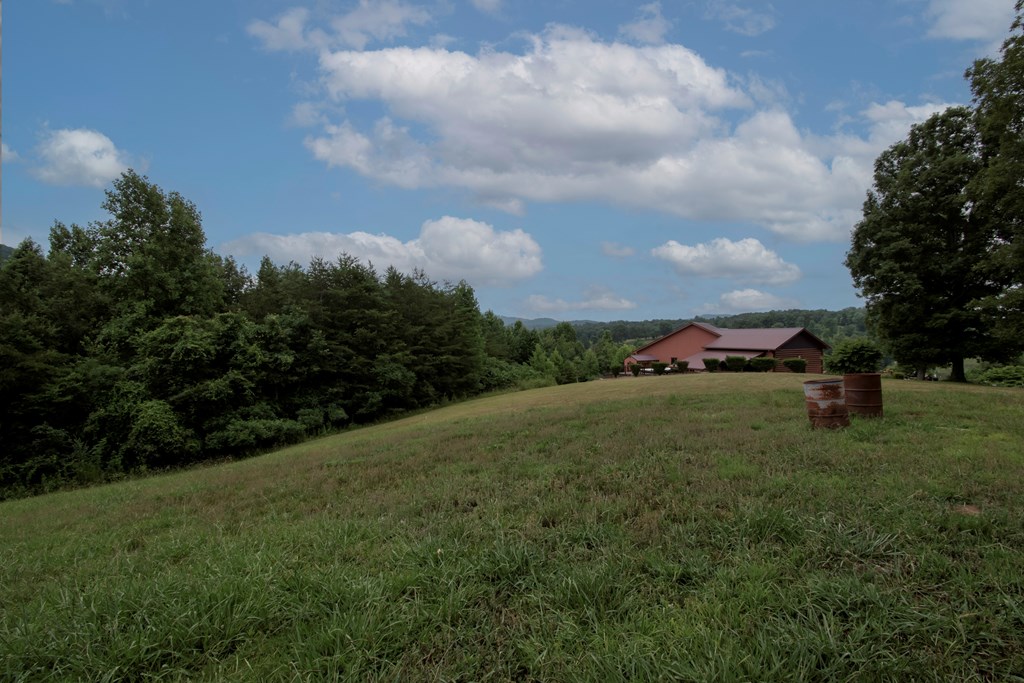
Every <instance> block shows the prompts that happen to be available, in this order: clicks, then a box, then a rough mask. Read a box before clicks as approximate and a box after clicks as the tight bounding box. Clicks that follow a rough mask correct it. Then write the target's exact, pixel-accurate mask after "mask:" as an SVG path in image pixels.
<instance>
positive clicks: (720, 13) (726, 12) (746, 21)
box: [705, 0, 775, 36]
mask: <svg viewBox="0 0 1024 683" xmlns="http://www.w3.org/2000/svg"><path fill="white" fill-rule="evenodd" d="M764 7H765V10H763V11H757V10H752V9H750V8H749V7H741V6H740V5H737V4H734V3H731V2H724V1H723V0H710V2H708V6H707V11H706V12H705V16H706V17H707V18H708V19H716V20H718V21H720V22H722V24H723V25H725V28H726V29H727V30H729V31H732V32H733V33H739V34H740V35H744V36H756V35H760V34H762V33H765V32H766V31H770V30H772V29H773V28H775V13H774V9H773V8H772V6H771V5H768V4H765V5H764Z"/></svg>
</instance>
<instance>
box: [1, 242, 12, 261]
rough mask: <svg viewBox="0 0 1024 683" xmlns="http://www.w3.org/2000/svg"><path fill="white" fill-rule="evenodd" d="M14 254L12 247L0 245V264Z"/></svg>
mask: <svg viewBox="0 0 1024 683" xmlns="http://www.w3.org/2000/svg"><path fill="white" fill-rule="evenodd" d="M13 253H14V247H9V246H7V245H6V244H0V263H3V262H4V261H5V260H6V259H7V257H8V256H10V255H11V254H13Z"/></svg>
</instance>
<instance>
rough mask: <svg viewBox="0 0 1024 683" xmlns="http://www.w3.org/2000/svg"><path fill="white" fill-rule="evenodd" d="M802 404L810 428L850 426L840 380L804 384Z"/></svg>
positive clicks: (819, 380) (814, 380) (814, 381)
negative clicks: (809, 422) (803, 403)
mask: <svg viewBox="0 0 1024 683" xmlns="http://www.w3.org/2000/svg"><path fill="white" fill-rule="evenodd" d="M804 402H805V403H806V404H807V417H809V418H810V419H811V426H812V427H823V428H825V429H840V428H842V427H849V426H850V418H849V415H848V414H847V411H846V397H845V395H844V392H843V380H841V379H813V380H810V381H809V382H804Z"/></svg>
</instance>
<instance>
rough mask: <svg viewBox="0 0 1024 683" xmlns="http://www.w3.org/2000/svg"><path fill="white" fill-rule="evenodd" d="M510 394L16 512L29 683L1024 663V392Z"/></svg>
mask: <svg viewBox="0 0 1024 683" xmlns="http://www.w3.org/2000/svg"><path fill="white" fill-rule="evenodd" d="M805 379H808V377H807V376H799V375H782V374H778V375H775V374H769V375H750V374H744V375H727V374H722V375H690V376H685V375H680V376H666V377H651V378H639V379H635V378H628V379H619V380H607V381H600V382H590V383H586V384H574V385H566V386H561V387H552V388H548V389H541V390H534V391H527V392H520V393H515V394H506V395H501V396H492V397H488V398H484V399H480V400H475V401H471V402H467V403H462V404H457V405H453V406H450V407H447V408H444V409H440V410H436V411H433V412H429V413H424V414H420V415H417V416H413V417H409V418H406V419H403V420H400V421H396V422H392V423H388V424H383V425H379V426H374V427H368V428H363V429H358V430H353V431H349V432H346V433H343V434H340V435H337V436H332V437H328V438H323V439H320V440H316V441H311V442H308V443H305V444H302V445H299V446H294V447H291V448H287V449H284V450H281V451H278V452H275V453H272V454H270V455H267V456H263V457H259V458H253V459H250V460H245V461H239V462H235V463H230V464H225V465H221V466H217V467H205V468H199V469H193V470H190V471H185V472H178V473H175V474H171V475H166V476H158V477H151V478H148V479H141V480H134V481H128V482H124V483H120V484H116V485H108V486H103V487H97V488H93V489H88V490H79V491H72V492H66V493H61V494H55V495H48V496H40V497H37V498H32V499H24V500H17V501H9V502H6V503H3V504H0V557H2V558H3V561H2V562H0V585H2V586H3V587H4V590H3V591H2V592H0V670H2V671H3V672H4V678H5V679H6V680H42V679H48V680H54V679H59V680H113V679H120V680H140V679H144V678H149V677H161V678H166V679H171V680H184V679H189V680H228V681H232V680H234V681H243V680H244V681H248V680H282V679H288V680H292V679H302V680H330V679H332V678H343V679H349V680H370V679H388V680H441V679H444V680H452V679H460V680H481V679H485V678H486V679H489V680H568V679H587V680H625V679H631V680H651V679H656V678H662V679H676V680H713V679H717V680H739V679H743V680H779V679H782V678H786V679H790V680H798V679H799V680H851V679H858V678H859V679H862V680H882V679H888V680H908V679H911V678H914V679H917V680H965V679H979V680H1009V679H1011V678H1012V675H1013V674H1015V673H1019V672H1021V671H1024V628H1022V626H1024V578H1022V576H1021V573H1020V567H1021V566H1024V508H1022V507H1021V505H1020V501H1021V500H1022V499H1024V498H1022V496H1024V458H1022V457H1021V453H1020V444H1021V443H1024V420H1021V419H1020V416H1021V415H1022V414H1024V392H1019V391H1015V390H998V389H989V388H984V387H976V386H953V385H949V384H945V383H917V382H900V381H888V382H886V383H885V385H884V392H885V394H884V399H885V410H886V418H885V419H884V420H881V421H858V422H855V423H854V425H853V426H852V427H851V428H849V429H847V430H845V431H841V432H835V433H833V432H821V431H813V430H811V429H810V428H809V427H808V422H807V418H806V413H805V410H804V406H803V396H802V392H801V382H802V381H803V380H805Z"/></svg>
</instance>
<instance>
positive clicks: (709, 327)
mask: <svg viewBox="0 0 1024 683" xmlns="http://www.w3.org/2000/svg"><path fill="white" fill-rule="evenodd" d="M687 327H699V328H701V329H704V330H707V331H708V332H710V333H711V334H715V335H718V336H721V335H722V330H721V329H720V328H718V327H715V326H714V325H711V324H710V323H697V322H694V323H686V324H685V325H683V326H682V327H680V328H677V329H674V330H672V331H671V332H669V333H668V334H666V335H665V336H663V337H658V338H657V339H655V340H654V341H652V342H650V343H647V344H644V345H643V346H641V347H640V348H639V349H637V353H639V352H641V351H643V350H644V349H649V348H650V347H652V346H654V345H655V344H657V343H658V342H660V341H661V340H662V339H666V338H667V337H671V336H672V335H674V334H679V333H680V332H682V331H683V330H685V329H686V328H687Z"/></svg>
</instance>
